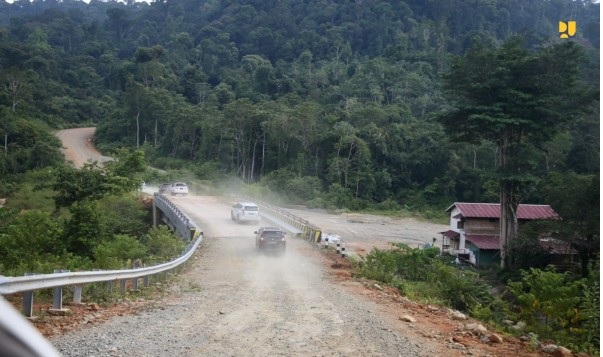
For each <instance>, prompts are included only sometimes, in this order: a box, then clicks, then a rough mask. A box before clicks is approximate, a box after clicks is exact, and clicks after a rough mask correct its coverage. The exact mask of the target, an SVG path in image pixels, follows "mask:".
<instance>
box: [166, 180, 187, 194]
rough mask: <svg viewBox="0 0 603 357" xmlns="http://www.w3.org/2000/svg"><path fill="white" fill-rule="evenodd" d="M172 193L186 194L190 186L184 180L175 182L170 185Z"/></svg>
mask: <svg viewBox="0 0 603 357" xmlns="http://www.w3.org/2000/svg"><path fill="white" fill-rule="evenodd" d="M170 193H171V194H172V196H175V195H177V194H181V195H185V196H186V195H187V194H188V186H187V185H186V184H185V183H184V182H174V183H173V184H172V186H170Z"/></svg>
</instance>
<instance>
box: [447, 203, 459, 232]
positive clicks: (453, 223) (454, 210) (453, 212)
mask: <svg viewBox="0 0 603 357" xmlns="http://www.w3.org/2000/svg"><path fill="white" fill-rule="evenodd" d="M459 213H461V211H460V210H459V209H458V208H457V207H453V208H452V210H451V211H450V229H451V230H453V231H455V232H459V231H460V230H459V229H458V228H457V224H458V222H459V221H460V219H458V218H452V217H454V216H456V215H457V214H459Z"/></svg>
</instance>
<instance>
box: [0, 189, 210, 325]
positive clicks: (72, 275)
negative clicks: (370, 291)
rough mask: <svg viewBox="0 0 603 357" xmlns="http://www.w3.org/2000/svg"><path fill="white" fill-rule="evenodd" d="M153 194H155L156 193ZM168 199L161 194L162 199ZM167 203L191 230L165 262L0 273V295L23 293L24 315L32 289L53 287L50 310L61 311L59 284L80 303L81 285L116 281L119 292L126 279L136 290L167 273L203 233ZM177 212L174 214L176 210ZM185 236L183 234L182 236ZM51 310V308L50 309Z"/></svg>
mask: <svg viewBox="0 0 603 357" xmlns="http://www.w3.org/2000/svg"><path fill="white" fill-rule="evenodd" d="M156 197H157V196H156ZM166 201H167V202H170V201H169V200H168V199H167V198H165V197H163V198H162V202H166ZM170 204H171V205H168V206H169V207H170V209H173V210H174V212H175V213H176V216H178V217H180V218H181V220H180V222H179V223H178V224H179V225H183V226H185V227H187V228H189V229H193V231H192V233H191V238H192V239H191V240H190V241H189V244H188V246H187V248H186V249H185V250H184V252H183V253H182V255H181V256H180V257H178V258H176V259H174V260H172V261H169V262H167V263H162V264H158V265H154V266H150V267H136V268H132V269H122V270H95V271H80V272H69V271H55V273H53V274H26V276H21V277H6V276H1V275H0V295H8V294H15V293H23V314H24V315H25V316H27V317H31V316H32V315H33V293H34V291H36V290H42V289H49V288H52V289H53V308H52V310H56V311H61V310H63V306H62V304H63V287H66V286H72V287H73V302H74V303H81V297H82V296H81V293H82V286H83V285H85V284H92V283H98V282H109V283H110V284H111V285H110V286H112V285H113V282H120V286H121V289H122V291H125V289H126V287H127V281H128V280H131V287H132V288H133V289H138V283H139V279H140V278H142V279H143V284H144V285H145V286H148V284H149V277H150V276H152V275H156V274H159V273H167V272H169V271H170V270H173V269H175V268H177V267H179V266H181V265H182V264H184V263H185V262H186V261H188V259H189V258H190V257H191V256H192V255H193V254H194V252H195V250H196V249H197V247H198V246H199V244H201V242H202V241H203V233H202V232H201V230H200V229H197V227H196V225H195V224H194V223H193V222H192V221H191V220H190V219H189V218H188V217H187V216H186V215H185V214H183V213H182V212H180V210H179V209H178V208H177V207H176V206H175V205H174V204H173V203H172V202H170ZM176 210H177V212H180V214H178V213H177V212H176ZM183 238H186V237H183ZM52 310H51V311H52Z"/></svg>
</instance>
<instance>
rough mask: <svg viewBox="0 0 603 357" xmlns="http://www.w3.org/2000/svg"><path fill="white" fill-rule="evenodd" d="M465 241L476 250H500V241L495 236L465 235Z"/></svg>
mask: <svg viewBox="0 0 603 357" xmlns="http://www.w3.org/2000/svg"><path fill="white" fill-rule="evenodd" d="M465 239H466V240H467V241H469V242H471V244H473V245H474V246H476V247H477V248H478V249H484V250H500V239H499V238H498V236H495V235H479V234H467V235H466V236H465Z"/></svg>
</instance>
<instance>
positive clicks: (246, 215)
mask: <svg viewBox="0 0 603 357" xmlns="http://www.w3.org/2000/svg"><path fill="white" fill-rule="evenodd" d="M230 218H231V219H232V220H233V221H237V222H244V221H252V222H259V221H260V220H261V219H262V217H261V216H260V208H259V207H258V205H256V204H255V203H253V202H245V201H239V202H237V203H236V204H235V205H234V206H232V209H231V210H230Z"/></svg>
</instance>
